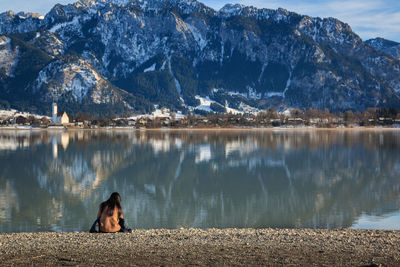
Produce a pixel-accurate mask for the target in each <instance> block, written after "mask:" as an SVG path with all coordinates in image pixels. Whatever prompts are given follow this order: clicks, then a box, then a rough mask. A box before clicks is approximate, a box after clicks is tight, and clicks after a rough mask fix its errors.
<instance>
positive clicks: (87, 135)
mask: <svg viewBox="0 0 400 267" xmlns="http://www.w3.org/2000/svg"><path fill="white" fill-rule="evenodd" d="M399 148H400V131H389V130H382V131H379V130H371V131H367V130H365V131H350V130H304V131H300V130H295V131H293V130H292V131H290V130H248V131H247V130H240V131H218V130H216V131H211V130H210V131H172V130H171V131H113V130H112V131H111V130H110V131H66V132H58V131H54V132H51V131H37V132H35V131H32V132H28V131H1V132H0V231H1V232H21V231H32V232H34V231H86V230H88V229H89V227H90V225H91V223H92V222H93V220H94V219H95V216H96V214H97V208H98V205H99V203H100V202H102V201H103V200H105V199H106V198H108V196H109V195H110V194H111V193H112V192H114V191H118V192H119V193H120V194H121V196H122V201H123V202H122V206H123V209H124V213H125V216H126V218H127V221H128V223H129V225H130V226H131V227H132V228H178V227H201V228H208V227H218V228H226V227H254V228H264V227H278V228H283V227H289V228H293V227H312V228H341V227H351V226H352V225H357V224H356V222H357V221H358V220H359V219H360V218H361V216H362V215H363V218H362V223H363V224H362V225H363V227H365V225H367V226H368V221H367V222H366V221H365V218H368V216H370V217H373V218H374V220H376V218H380V217H382V218H384V217H385V215H386V214H393V213H394V214H396V216H397V217H394V218H396V220H398V218H400V217H399V216H398V213H399V210H400V194H399V193H400V179H399V177H400V150H399ZM397 225H399V228H400V222H398V224H397ZM371 227H373V224H371ZM380 227H381V226H380ZM387 227H388V229H391V228H393V221H392V222H391V224H390V225H388V226H387Z"/></svg>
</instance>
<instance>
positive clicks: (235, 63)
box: [0, 0, 400, 112]
mask: <svg viewBox="0 0 400 267" xmlns="http://www.w3.org/2000/svg"><path fill="white" fill-rule="evenodd" d="M0 21H1V24H0V34H2V37H1V38H2V39H1V40H6V41H3V42H2V43H0V56H1V55H3V54H7V55H13V56H7V57H6V59H4V60H2V63H1V64H0V75H1V76H0V78H1V79H0V83H1V85H2V88H0V92H1V97H2V98H4V99H7V100H9V101H11V102H12V103H24V105H28V106H29V107H32V106H38V103H39V102H40V103H47V102H49V101H50V100H52V99H58V101H61V102H63V103H65V107H74V105H77V104H79V105H77V106H80V107H81V106H82V105H80V104H81V103H85V104H88V105H89V104H90V105H91V107H93V105H94V106H96V105H102V104H103V105H107V108H109V109H111V110H114V109H115V110H118V112H125V111H129V112H137V111H149V110H151V109H152V106H153V104H159V105H161V106H166V107H169V108H172V109H175V110H205V111H212V110H213V108H214V110H218V111H233V112H238V111H242V112H243V111H244V112H248V111H255V110H257V109H266V108H278V109H285V108H288V107H297V108H308V107H313V108H319V109H325V108H328V109H330V110H333V111H342V110H346V109H353V110H363V109H365V108H368V107H377V106H390V107H392V106H398V105H399V104H400V75H399V74H400V61H399V59H398V58H396V57H394V56H393V55H391V54H385V53H382V52H380V51H378V50H382V49H380V48H378V47H376V46H374V45H372V44H371V43H369V44H366V43H364V42H363V41H362V40H361V39H360V38H359V37H358V36H357V35H356V34H355V33H354V32H353V31H352V30H351V28H350V26H349V25H347V24H345V23H343V22H340V21H338V20H336V19H333V18H329V19H320V18H311V17H308V16H301V15H299V14H296V13H293V12H288V11H287V10H284V9H278V10H269V9H256V8H254V7H246V6H242V5H226V6H225V7H223V8H222V9H221V10H219V11H215V10H213V9H211V8H208V7H206V6H205V5H203V4H201V3H199V2H197V1H194V0H167V1H161V0H147V1H145V0H131V1H129V0H81V1H78V2H76V3H74V4H71V5H66V6H63V5H56V6H55V7H54V8H53V9H52V10H51V11H50V12H49V13H48V14H47V15H46V16H45V17H44V18H43V17H39V16H34V15H25V16H21V15H15V14H13V13H10V12H9V13H3V14H1V15H0ZM7 40H8V41H7ZM23 47H24V49H22V48H23ZM36 50H37V51H40V53H39V54H40V56H39V58H38V59H37V60H35V59H34V58H32V59H31V60H30V58H29V56H28V55H30V54H29V53H32V51H36ZM36 54H37V53H35V55H36ZM3 58H4V57H3ZM21 58H24V60H26V61H28V62H29V65H30V67H31V68H32V69H33V71H31V72H30V75H29V77H25V79H24V81H19V83H18V85H19V88H18V89H16V88H15V86H16V85H15V82H14V80H15V79H16V76H15V74H14V73H15V72H18V70H19V68H20V67H21V66H20V65H21V63H20V59H21ZM3 62H4V63H3ZM25 67H26V66H25ZM12 75H14V76H12ZM20 91H23V94H22V93H20ZM17 92H19V93H18V94H16V93H17ZM33 95H34V96H36V97H35V98H33V99H35V101H31V102H29V103H26V101H24V100H23V99H24V98H23V97H26V96H33ZM210 103H211V104H210ZM104 108H105V107H104ZM96 110H98V109H96ZM71 111H75V110H74V108H71Z"/></svg>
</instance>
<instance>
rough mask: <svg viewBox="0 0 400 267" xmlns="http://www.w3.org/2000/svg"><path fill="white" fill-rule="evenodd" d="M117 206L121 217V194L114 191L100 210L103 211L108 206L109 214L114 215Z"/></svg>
mask: <svg viewBox="0 0 400 267" xmlns="http://www.w3.org/2000/svg"><path fill="white" fill-rule="evenodd" d="M115 206H116V207H117V208H118V217H121V214H122V208H121V196H120V195H119V194H118V193H117V192H114V193H112V194H111V196H110V198H109V199H107V200H106V201H104V202H102V203H101V204H100V212H101V213H102V212H103V211H104V209H105V208H107V215H108V216H112V215H113V213H114V209H115Z"/></svg>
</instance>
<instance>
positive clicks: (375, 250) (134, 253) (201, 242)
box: [0, 229, 400, 266]
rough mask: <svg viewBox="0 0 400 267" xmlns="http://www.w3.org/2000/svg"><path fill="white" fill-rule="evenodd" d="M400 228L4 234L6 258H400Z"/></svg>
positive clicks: (276, 262) (177, 261)
mask: <svg viewBox="0 0 400 267" xmlns="http://www.w3.org/2000/svg"><path fill="white" fill-rule="evenodd" d="M399 243H400V232H399V231H379V230H353V229H339V230H311V229H205V230H202V229H176V230H166V229H158V230H134V231H133V232H132V233H116V234H89V233H13V234H0V265H4V266H10V265H34V266H40V265H81V266H82V265H83V266H86V265H91V266H93V265H117V266H126V265H130V266H183V265H185V266H188V265H195V266H222V265H227V266H283V265H284V266H400V246H399V245H398V244H399Z"/></svg>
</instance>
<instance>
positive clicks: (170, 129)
mask: <svg viewBox="0 0 400 267" xmlns="http://www.w3.org/2000/svg"><path fill="white" fill-rule="evenodd" d="M385 130H389V131H400V127H383V126H370V127H363V126H358V127H335V128H328V127H224V128H222V127H215V128H169V127H166V128H135V127H102V128H17V127H16V128H13V127H0V131H34V132H38V131H47V132H63V131H385Z"/></svg>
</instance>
